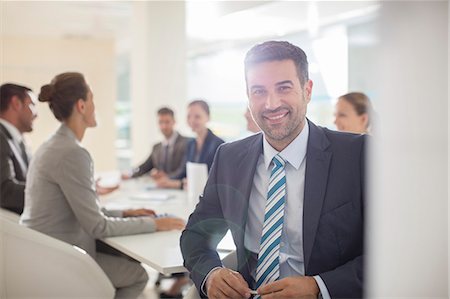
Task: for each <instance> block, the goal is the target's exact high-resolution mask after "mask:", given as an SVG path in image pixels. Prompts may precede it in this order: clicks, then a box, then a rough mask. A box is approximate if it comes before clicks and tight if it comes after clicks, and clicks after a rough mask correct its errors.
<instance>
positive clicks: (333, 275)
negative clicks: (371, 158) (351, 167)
mask: <svg viewBox="0 0 450 299" xmlns="http://www.w3.org/2000/svg"><path fill="white" fill-rule="evenodd" d="M362 140H363V141H362V143H361V150H360V161H359V162H360V163H359V165H360V176H359V177H360V185H361V190H362V191H361V211H360V213H361V215H362V219H363V228H362V231H363V232H364V229H365V225H364V222H365V220H364V219H365V217H364V206H365V204H364V202H365V196H366V194H365V190H366V189H365V185H366V182H365V171H366V169H365V164H366V163H365V161H366V159H367V156H366V152H365V145H366V143H367V142H368V140H367V139H366V138H363V139H362ZM362 242H364V240H362ZM363 248H364V244H363ZM363 263H364V255H359V256H356V257H355V258H354V259H353V260H350V261H348V262H347V263H345V264H343V265H342V266H339V267H337V268H336V269H334V270H331V271H328V272H324V273H320V274H319V276H320V278H321V279H322V280H323V282H324V283H325V285H326V288H327V289H328V292H329V294H330V296H331V298H362V297H363V275H364V265H363Z"/></svg>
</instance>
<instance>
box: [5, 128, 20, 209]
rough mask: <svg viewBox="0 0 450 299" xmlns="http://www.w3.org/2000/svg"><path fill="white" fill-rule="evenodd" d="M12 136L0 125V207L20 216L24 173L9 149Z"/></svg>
mask: <svg viewBox="0 0 450 299" xmlns="http://www.w3.org/2000/svg"><path fill="white" fill-rule="evenodd" d="M10 140H11V141H12V136H11V135H10V134H9V132H8V130H7V129H6V128H5V127H4V126H3V125H2V124H0V146H1V151H0V180H1V186H0V193H1V198H0V206H1V207H2V208H4V209H7V210H10V211H12V212H15V213H17V214H22V211H23V205H24V203H23V200H24V191H25V178H26V173H23V171H22V168H21V167H20V164H19V161H18V158H17V157H16V155H15V154H14V151H13V150H12V149H11V146H10V144H9V141H10Z"/></svg>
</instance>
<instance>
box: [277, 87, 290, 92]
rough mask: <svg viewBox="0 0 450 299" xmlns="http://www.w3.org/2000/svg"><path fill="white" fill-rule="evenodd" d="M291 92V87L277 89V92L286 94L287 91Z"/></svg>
mask: <svg viewBox="0 0 450 299" xmlns="http://www.w3.org/2000/svg"><path fill="white" fill-rule="evenodd" d="M290 90H291V87H290V86H280V87H279V88H278V91H280V92H288V91H290Z"/></svg>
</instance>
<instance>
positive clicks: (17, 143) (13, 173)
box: [0, 83, 37, 214]
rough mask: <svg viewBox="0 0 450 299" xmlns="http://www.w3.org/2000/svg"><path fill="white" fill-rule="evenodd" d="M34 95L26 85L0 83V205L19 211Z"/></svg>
mask: <svg viewBox="0 0 450 299" xmlns="http://www.w3.org/2000/svg"><path fill="white" fill-rule="evenodd" d="M35 105H36V99H35V96H34V94H33V92H32V90H31V89H30V88H28V87H25V86H21V85H17V84H12V83H6V84H3V85H2V86H0V145H1V151H0V180H1V186H0V192H1V198H0V206H1V207H2V208H4V209H7V210H10V211H12V212H15V213H17V214H21V213H22V211H23V205H24V190H25V181H26V176H27V170H28V165H29V163H30V156H29V154H28V151H27V149H26V146H25V142H24V138H23V133H25V132H31V131H32V130H33V121H34V119H35V118H36V116H37V113H36V106H35Z"/></svg>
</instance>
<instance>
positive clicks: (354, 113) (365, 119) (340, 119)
mask: <svg viewBox="0 0 450 299" xmlns="http://www.w3.org/2000/svg"><path fill="white" fill-rule="evenodd" d="M334 116H335V120H334V123H335V124H336V127H337V129H338V131H342V132H350V133H356V134H368V133H369V129H370V124H371V117H372V105H371V103H370V100H369V98H368V97H367V96H366V95H365V94H364V93H362V92H351V93H347V94H344V95H343V96H340V97H339V99H338V101H337V103H336V112H335V113H334Z"/></svg>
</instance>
